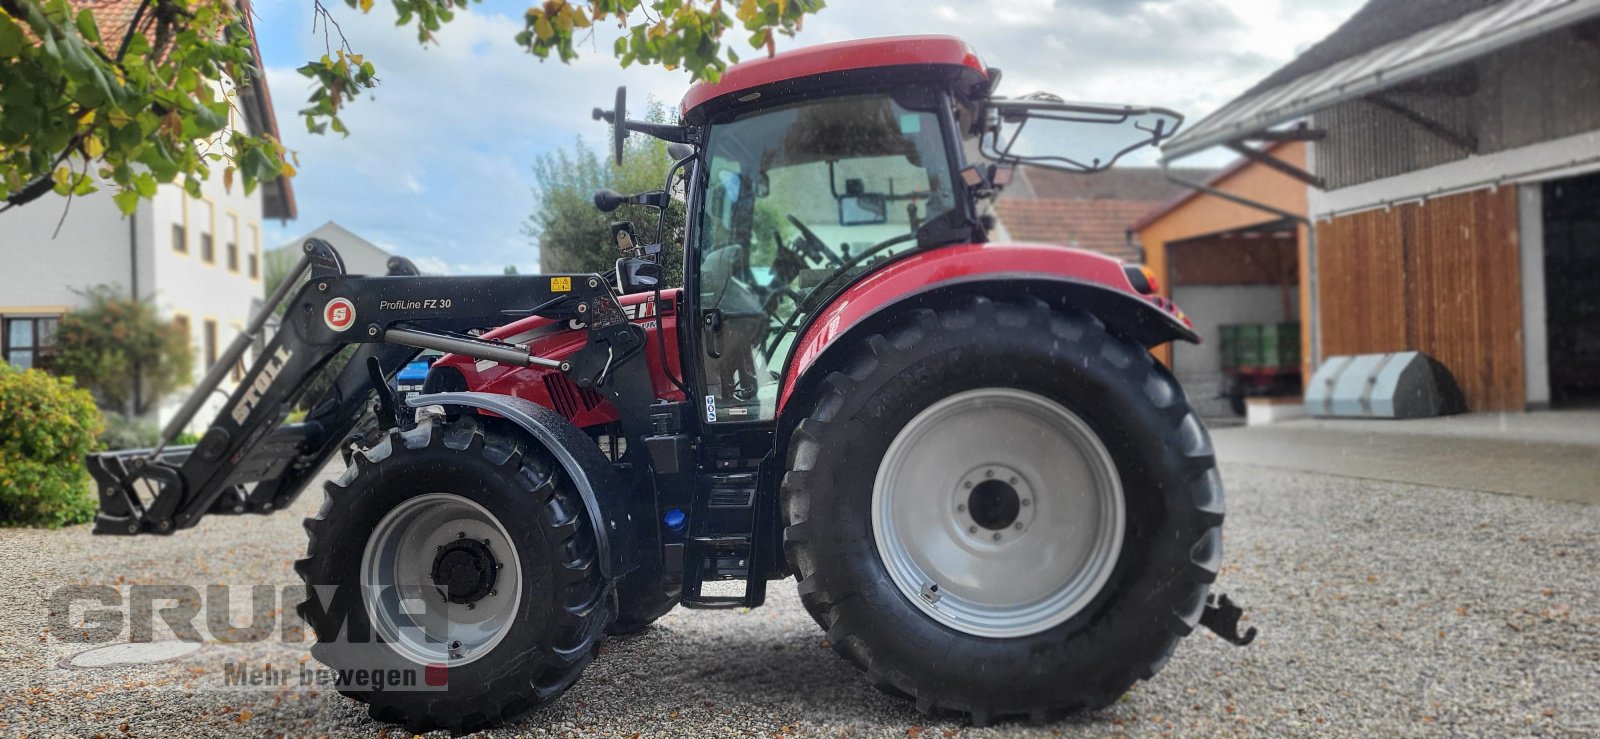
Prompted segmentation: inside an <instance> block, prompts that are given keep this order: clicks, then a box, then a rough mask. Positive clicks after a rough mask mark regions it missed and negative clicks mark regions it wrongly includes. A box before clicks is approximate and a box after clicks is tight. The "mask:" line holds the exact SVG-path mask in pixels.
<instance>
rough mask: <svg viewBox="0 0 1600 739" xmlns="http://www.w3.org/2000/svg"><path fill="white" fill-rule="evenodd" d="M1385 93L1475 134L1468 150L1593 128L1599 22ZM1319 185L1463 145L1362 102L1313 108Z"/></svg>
mask: <svg viewBox="0 0 1600 739" xmlns="http://www.w3.org/2000/svg"><path fill="white" fill-rule="evenodd" d="M1389 98H1390V99H1392V100H1393V101H1395V102H1397V103H1399V104H1401V105H1404V106H1405V107H1407V108H1410V109H1412V110H1414V111H1416V112H1418V113H1421V114H1423V115H1425V116H1427V117H1428V118H1430V119H1433V120H1435V121H1437V122H1439V123H1440V124H1442V125H1444V126H1447V127H1449V128H1450V129H1452V130H1454V131H1458V132H1461V133H1465V134H1469V135H1471V136H1473V137H1475V138H1476V139H1477V149H1476V151H1475V152H1472V153H1477V154H1488V153H1492V152H1496V151H1503V150H1505V149H1512V148H1516V147H1519V146H1527V145H1529V144H1534V143H1538V142H1540V141H1548V140H1550V139H1556V138H1561V137H1563V136H1571V135H1574V134H1579V133H1583V132H1585V131H1593V130H1595V129H1600V29H1597V28H1596V27H1595V26H1593V25H1592V24H1591V25H1588V26H1582V27H1578V28H1573V29H1564V30H1561V31H1556V32H1554V33H1551V34H1548V35H1547V36H1544V37H1541V38H1538V39H1534V40H1532V41H1529V42H1527V43H1523V44H1520V45H1518V46H1514V47H1511V48H1509V49H1506V50H1505V51H1502V52H1499V53H1496V54H1493V55H1490V56H1487V57H1484V58H1483V59H1480V60H1478V61H1476V62H1474V63H1472V64H1469V65H1465V66H1463V67H1460V68H1457V69H1455V70H1452V71H1450V72H1447V73H1445V74H1443V75H1440V76H1437V77H1435V78H1433V79H1430V80H1423V81H1421V82H1418V83H1414V84H1409V85H1406V86H1405V87H1404V90H1402V91H1396V92H1392V93H1391V94H1390V95H1389ZM1314 124H1315V125H1316V126H1317V127H1318V128H1324V129H1327V130H1328V131H1329V136H1328V138H1327V139H1326V140H1324V141H1321V142H1318V143H1317V146H1316V170H1317V174H1318V175H1321V176H1322V177H1323V178H1324V179H1325V180H1326V182H1327V189H1330V190H1333V189H1337V188H1341V187H1349V186H1351V185H1358V184H1361V183H1363V182H1369V181H1372V180H1376V179H1382V178H1384V177H1393V176H1395V175H1399V174H1404V173H1406V172H1412V171H1415V170H1418V169H1424V168H1427V167H1434V166H1438V165H1441V164H1447V163H1449V162H1453V161H1457V160H1460V159H1465V158H1466V157H1467V156H1468V154H1469V152H1468V151H1466V150H1464V149H1462V148H1460V147H1458V146H1456V145H1454V144H1451V143H1449V142H1447V141H1446V140H1444V139H1442V138H1440V137H1439V136H1436V135H1434V134H1432V133H1429V132H1428V131H1426V130H1424V129H1423V128H1421V127H1419V126H1417V125H1416V124H1414V123H1411V122H1410V121H1407V120H1406V119H1405V118H1403V117H1401V116H1400V115H1398V114H1396V113H1393V112H1390V111H1388V110H1385V109H1383V108H1381V107H1379V106H1377V105H1374V104H1373V103H1371V102H1368V101H1365V100H1356V101H1352V102H1348V103H1343V104H1341V105H1336V106H1334V107H1332V108H1330V109H1328V110H1326V111H1324V112H1321V113H1318V114H1317V115H1316V116H1314Z"/></svg>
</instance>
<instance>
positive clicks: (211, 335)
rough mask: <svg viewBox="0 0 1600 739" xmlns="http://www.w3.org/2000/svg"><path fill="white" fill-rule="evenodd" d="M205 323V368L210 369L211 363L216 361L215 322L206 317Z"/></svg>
mask: <svg viewBox="0 0 1600 739" xmlns="http://www.w3.org/2000/svg"><path fill="white" fill-rule="evenodd" d="M205 325H206V333H205V336H204V337H203V338H204V340H205V345H206V346H205V349H206V369H211V365H213V364H216V363H217V322H216V321H213V320H210V319H206V324H205Z"/></svg>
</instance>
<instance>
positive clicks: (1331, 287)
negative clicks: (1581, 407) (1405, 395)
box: [1316, 187, 1526, 411]
mask: <svg viewBox="0 0 1600 739" xmlns="http://www.w3.org/2000/svg"><path fill="white" fill-rule="evenodd" d="M1517 212H1518V198H1517V189H1516V188H1514V187H1502V188H1495V189H1482V190H1476V191H1472V192H1467V193H1462V194H1458V195H1451V196H1446V197H1440V198H1434V199H1430V200H1427V201H1424V202H1411V203H1405V204H1401V205H1397V206H1395V207H1392V208H1387V209H1376V210H1368V211H1363V212H1359V213H1353V214H1349V215H1343V216H1339V217H1336V218H1332V219H1329V220H1324V221H1319V222H1318V224H1317V252H1316V259H1317V274H1318V284H1317V290H1318V300H1319V314H1320V316H1321V326H1320V329H1321V337H1322V349H1323V354H1324V356H1334V355H1342V354H1364V353H1372V352H1392V351H1403V350H1410V349H1415V350H1420V351H1423V352H1426V353H1427V354H1428V355H1430V356H1432V357H1433V358H1434V359H1437V360H1438V361H1439V362H1440V363H1442V364H1443V365H1444V366H1445V367H1446V368H1447V369H1449V370H1450V372H1451V374H1453V375H1454V376H1455V379H1456V382H1457V383H1458V384H1459V385H1460V386H1461V390H1462V392H1463V393H1464V394H1465V396H1466V400H1467V405H1468V407H1469V408H1470V409H1471V410H1474V411H1497V410H1522V409H1523V407H1524V404H1525V402H1526V401H1525V398H1526V395H1525V392H1526V391H1525V385H1524V375H1523V373H1524V360H1523V343H1522V330H1523V319H1522V301H1523V296H1522V283H1521V269H1520V267H1519V262H1520V259H1521V254H1520V250H1519V236H1518V228H1519V220H1518V216H1517Z"/></svg>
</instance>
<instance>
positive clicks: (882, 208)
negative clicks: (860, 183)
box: [839, 192, 889, 226]
mask: <svg viewBox="0 0 1600 739" xmlns="http://www.w3.org/2000/svg"><path fill="white" fill-rule="evenodd" d="M888 220H889V202H888V201H887V200H885V199H884V197H883V194H882V193H875V192H869V193H862V194H860V195H843V196H840V198H839V225H841V226H862V225H867V224H875V223H886V222H888Z"/></svg>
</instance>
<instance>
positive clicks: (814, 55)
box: [680, 36, 988, 117]
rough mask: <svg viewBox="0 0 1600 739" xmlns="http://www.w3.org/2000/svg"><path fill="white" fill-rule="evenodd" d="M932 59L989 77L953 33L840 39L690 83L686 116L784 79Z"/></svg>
mask: <svg viewBox="0 0 1600 739" xmlns="http://www.w3.org/2000/svg"><path fill="white" fill-rule="evenodd" d="M927 64H932V65H944V66H956V67H965V68H967V69H971V70H973V71H975V72H977V73H978V74H979V75H981V76H983V77H984V78H987V77H988V71H987V70H986V69H985V67H984V66H983V62H981V61H979V59H978V54H977V52H975V51H973V50H972V47H971V46H968V45H967V42H965V41H962V40H961V39H958V38H956V37H954V36H889V37H885V38H873V39H861V40H857V41H839V42H835V43H831V44H819V45H817V46H807V47H803V48H799V49H792V50H790V51H785V52H782V53H780V54H777V55H775V56H772V57H768V58H765V59H754V60H751V61H748V62H741V63H739V64H735V65H733V66H731V67H729V68H728V71H726V72H724V73H723V74H722V79H720V80H718V81H717V82H716V83H708V82H700V83H697V84H695V85H694V86H693V87H690V88H689V91H688V92H687V93H685V94H684V96H683V102H682V104H681V105H680V111H681V112H682V114H683V115H684V116H685V117H687V116H688V115H689V113H690V111H693V110H695V109H696V108H699V107H701V106H702V105H704V104H705V103H707V102H709V101H711V100H714V99H716V98H721V97H725V96H728V95H734V94H736V93H741V92H745V91H747V90H751V89H754V88H758V87H765V86H767V85H770V84H773V83H777V82H783V81H785V80H793V79H799V78H802V77H811V76H814V75H820V74H828V73H830V72H847V71H850V70H856V69H872V68H876V67H900V66H909V65H927Z"/></svg>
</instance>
